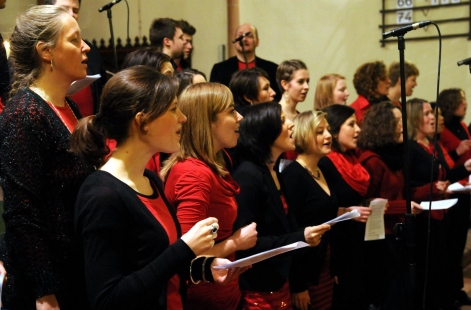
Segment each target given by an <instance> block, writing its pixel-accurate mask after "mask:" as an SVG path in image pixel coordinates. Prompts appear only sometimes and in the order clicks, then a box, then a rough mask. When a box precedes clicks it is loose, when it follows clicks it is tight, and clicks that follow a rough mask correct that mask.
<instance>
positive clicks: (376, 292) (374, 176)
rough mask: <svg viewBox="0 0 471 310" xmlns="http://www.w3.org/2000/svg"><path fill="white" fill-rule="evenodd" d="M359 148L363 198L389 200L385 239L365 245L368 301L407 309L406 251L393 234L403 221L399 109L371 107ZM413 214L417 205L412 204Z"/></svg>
mask: <svg viewBox="0 0 471 310" xmlns="http://www.w3.org/2000/svg"><path fill="white" fill-rule="evenodd" d="M361 130H362V132H361V135H360V137H359V141H358V146H359V148H360V149H362V150H363V152H362V153H361V155H360V158H359V161H360V162H361V164H362V165H363V166H364V167H365V168H366V170H367V171H368V173H369V175H370V184H369V187H368V191H367V194H366V196H365V198H384V199H388V210H387V211H386V213H385V218H384V222H385V223H384V224H385V230H386V231H385V232H386V239H385V240H375V241H368V242H367V243H365V248H364V249H365V257H368V258H369V259H368V267H369V268H367V269H366V271H365V277H364V278H365V281H364V282H365V284H366V285H367V292H368V296H369V299H368V302H369V304H373V305H374V306H375V307H381V309H382V308H383V307H384V308H385V309H406V302H407V301H406V295H405V294H404V292H405V291H406V290H407V283H409V282H407V280H409V279H408V278H407V268H406V267H405V266H407V265H406V261H405V257H407V256H406V252H405V248H404V246H403V244H402V243H398V242H397V241H396V240H395V236H394V234H393V233H392V229H393V226H394V224H396V223H399V222H403V221H404V218H403V215H404V214H405V213H406V201H405V198H404V177H403V174H402V168H403V163H404V161H403V151H402V143H403V134H402V113H401V110H400V109H399V107H397V106H395V105H393V104H392V103H390V102H384V103H380V104H377V105H374V106H373V107H371V109H370V110H369V111H368V112H367V113H366V115H365V119H364V122H363V124H362V126H361ZM412 212H413V213H419V212H421V210H420V209H419V205H418V204H417V203H415V202H412Z"/></svg>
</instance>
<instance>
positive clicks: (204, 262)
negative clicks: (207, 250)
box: [201, 257, 209, 282]
mask: <svg viewBox="0 0 471 310" xmlns="http://www.w3.org/2000/svg"><path fill="white" fill-rule="evenodd" d="M208 258H209V257H205V258H204V261H203V265H201V276H202V278H203V281H204V282H209V281H208V280H206V277H205V275H204V265H205V264H206V260H207V259H208Z"/></svg>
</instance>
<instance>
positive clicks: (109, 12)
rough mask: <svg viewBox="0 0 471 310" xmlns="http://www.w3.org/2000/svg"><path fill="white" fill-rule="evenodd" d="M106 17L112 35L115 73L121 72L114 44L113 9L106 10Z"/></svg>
mask: <svg viewBox="0 0 471 310" xmlns="http://www.w3.org/2000/svg"><path fill="white" fill-rule="evenodd" d="M106 15H107V16H108V20H109V24H110V33H111V46H112V47H113V57H114V67H115V70H116V71H115V73H116V72H118V71H119V68H118V52H117V51H116V44H115V42H114V33H113V21H112V19H113V18H112V15H111V7H110V8H107V9H106Z"/></svg>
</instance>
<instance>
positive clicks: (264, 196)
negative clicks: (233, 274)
mask: <svg viewBox="0 0 471 310" xmlns="http://www.w3.org/2000/svg"><path fill="white" fill-rule="evenodd" d="M233 178H234V180H235V181H236V182H237V183H239V185H240V194H239V195H238V196H236V199H237V203H238V205H239V210H238V214H237V219H236V221H235V223H234V231H235V230H237V229H239V228H241V227H243V226H245V225H248V224H250V223H252V222H255V223H257V232H258V238H257V243H256V245H255V246H254V247H253V248H251V249H248V250H245V251H238V252H236V257H237V259H240V258H243V257H247V256H250V255H253V254H257V253H259V252H262V251H267V250H271V249H274V248H277V247H280V246H284V245H288V244H291V243H294V242H297V241H305V238H304V231H297V225H296V221H295V220H294V217H293V214H292V212H288V214H285V211H284V208H283V204H282V202H281V198H280V192H279V191H278V189H277V188H276V185H275V182H274V181H273V178H272V177H271V174H270V171H269V170H268V167H267V166H265V165H263V166H261V165H257V164H255V163H253V162H249V161H245V162H243V163H242V164H241V165H240V166H239V167H238V168H237V170H236V171H235V173H234V175H233ZM290 266H291V254H290V253H287V254H282V255H278V256H276V257H273V258H270V259H268V260H265V261H262V262H260V263H257V264H254V265H253V266H252V268H251V269H249V270H248V271H246V272H244V273H243V274H241V275H240V277H239V284H240V287H241V289H243V290H251V291H261V292H271V291H277V290H279V289H280V288H281V287H282V286H283V284H285V283H286V281H287V280H288V277H289V273H290Z"/></svg>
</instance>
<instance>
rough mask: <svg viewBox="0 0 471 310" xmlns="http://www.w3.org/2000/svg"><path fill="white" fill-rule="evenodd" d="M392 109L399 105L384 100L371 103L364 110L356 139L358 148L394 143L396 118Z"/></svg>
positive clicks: (379, 146) (373, 147) (371, 148)
mask: <svg viewBox="0 0 471 310" xmlns="http://www.w3.org/2000/svg"><path fill="white" fill-rule="evenodd" d="M393 109H399V107H398V106H395V105H394V104H392V103H391V102H390V101H384V102H381V103H379V104H375V105H373V107H372V108H371V109H370V110H369V111H367V112H366V114H365V119H364V120H363V123H362V125H361V134H360V138H359V139H358V147H359V148H361V149H369V150H373V149H376V148H381V147H384V146H386V145H390V144H394V143H395V139H394V137H395V134H396V132H395V129H396V125H397V120H396V119H395V117H394V114H393ZM399 110H400V109H399Z"/></svg>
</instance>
